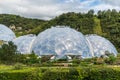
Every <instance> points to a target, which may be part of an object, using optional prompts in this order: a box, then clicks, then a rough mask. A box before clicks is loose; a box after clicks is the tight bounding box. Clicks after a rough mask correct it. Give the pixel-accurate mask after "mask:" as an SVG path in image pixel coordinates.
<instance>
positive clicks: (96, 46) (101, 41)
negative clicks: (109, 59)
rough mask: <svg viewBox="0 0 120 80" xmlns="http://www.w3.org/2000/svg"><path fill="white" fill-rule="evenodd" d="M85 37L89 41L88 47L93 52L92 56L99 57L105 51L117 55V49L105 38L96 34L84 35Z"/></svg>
mask: <svg viewBox="0 0 120 80" xmlns="http://www.w3.org/2000/svg"><path fill="white" fill-rule="evenodd" d="M86 39H88V41H89V42H90V45H91V47H90V49H91V50H92V52H93V53H94V56H95V57H96V56H97V57H100V56H101V55H105V52H106V51H108V52H109V53H112V54H114V55H115V56H116V55H117V50H116V48H115V47H114V45H113V44H112V43H111V42H110V41H109V40H107V39H105V38H103V37H101V36H98V35H93V34H92V35H86Z"/></svg>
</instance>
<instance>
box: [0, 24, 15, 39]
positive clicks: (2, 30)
mask: <svg viewBox="0 0 120 80" xmlns="http://www.w3.org/2000/svg"><path fill="white" fill-rule="evenodd" d="M15 37H16V36H15V34H14V32H13V31H12V30H11V29H9V28H8V27H6V26H5V25H2V24H0V40H3V41H12V40H13V39H14V38H15Z"/></svg>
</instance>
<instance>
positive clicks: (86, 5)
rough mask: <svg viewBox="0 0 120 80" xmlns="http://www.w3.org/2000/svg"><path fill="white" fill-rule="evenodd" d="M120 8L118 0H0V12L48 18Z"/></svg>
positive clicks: (119, 0)
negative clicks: (92, 10)
mask: <svg viewBox="0 0 120 80" xmlns="http://www.w3.org/2000/svg"><path fill="white" fill-rule="evenodd" d="M90 9H94V10H95V11H96V12H97V11H98V10H106V9H116V10H118V11H119V10H120V0H0V14H4V13H6V14H17V15H21V16H24V17H29V18H38V19H44V20H49V19H52V18H54V17H55V16H58V15H60V14H62V13H66V12H87V11H88V10H90Z"/></svg>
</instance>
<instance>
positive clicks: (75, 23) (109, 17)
mask: <svg viewBox="0 0 120 80" xmlns="http://www.w3.org/2000/svg"><path fill="white" fill-rule="evenodd" d="M0 23H2V24H5V25H7V26H10V25H12V26H14V25H15V26H16V27H18V28H17V29H16V30H14V31H15V32H16V34H17V35H18V36H20V35H23V34H29V33H34V34H38V33H39V32H41V31H43V30H45V29H47V28H50V27H51V26H56V25H65V26H70V27H71V28H74V29H76V30H77V31H80V32H82V33H83V34H98V35H101V36H104V37H106V38H107V39H109V40H110V41H111V42H112V43H113V44H114V45H115V46H116V48H117V49H118V51H120V45H119V44H120V12H117V11H116V10H115V9H113V10H107V11H98V13H97V15H95V14H94V10H90V11H88V12H87V13H74V12H69V13H66V14H62V15H60V16H57V17H56V18H54V19H52V20H50V21H43V20H38V19H28V18H24V17H20V16H16V15H8V14H0ZM21 27H22V28H21Z"/></svg>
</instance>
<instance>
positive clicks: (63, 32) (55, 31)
mask: <svg viewBox="0 0 120 80" xmlns="http://www.w3.org/2000/svg"><path fill="white" fill-rule="evenodd" d="M32 50H33V51H34V52H35V53H36V54H38V55H40V56H41V55H56V56H59V57H63V56H64V55H81V56H82V57H86V58H87V57H92V54H90V50H89V47H88V45H87V41H86V39H85V37H84V35H83V34H82V33H80V32H78V31H76V30H74V29H71V28H69V27H64V26H57V27H52V28H50V29H47V30H45V31H43V32H41V33H40V34H39V35H38V36H37V38H36V39H35V41H34V43H33V48H32Z"/></svg>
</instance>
